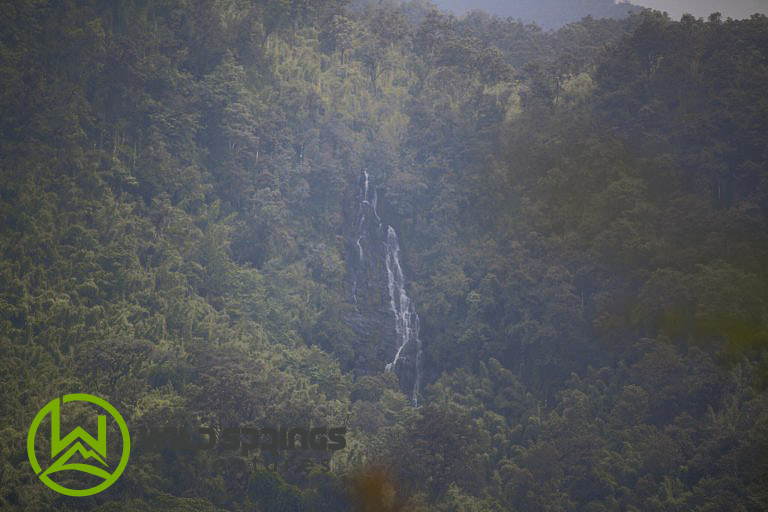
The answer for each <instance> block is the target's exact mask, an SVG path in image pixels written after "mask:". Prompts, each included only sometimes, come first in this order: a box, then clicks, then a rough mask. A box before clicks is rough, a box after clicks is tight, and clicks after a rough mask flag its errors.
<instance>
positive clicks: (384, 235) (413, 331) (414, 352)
mask: <svg viewBox="0 0 768 512" xmlns="http://www.w3.org/2000/svg"><path fill="white" fill-rule="evenodd" d="M369 178H370V177H369V175H368V172H367V171H366V170H363V171H362V173H361V177H360V193H359V214H358V222H357V233H356V235H355V236H356V240H355V245H356V246H357V255H358V265H359V266H362V265H363V264H364V263H365V262H366V258H373V257H374V256H375V255H373V254H370V255H368V254H366V251H365V250H364V249H363V247H364V244H365V245H366V247H368V248H369V250H370V248H373V247H376V245H374V244H370V243H368V244H366V239H367V238H368V237H369V236H370V233H371V228H372V230H373V232H374V233H375V234H376V235H377V237H378V238H379V239H380V240H379V242H380V244H381V245H379V247H381V246H382V245H383V247H382V249H383V260H384V268H385V269H386V275H385V276H384V277H385V278H386V284H387V288H386V292H387V295H388V297H389V309H390V311H391V313H392V315H393V316H394V325H395V332H394V335H395V344H394V345H395V353H394V355H393V356H392V360H391V361H390V362H389V363H386V365H385V367H384V369H385V371H387V372H390V371H396V370H397V367H398V364H399V363H403V362H405V361H406V358H407V357H408V356H406V355H405V353H404V351H406V352H408V353H410V354H411V355H410V357H411V358H412V359H413V361H410V364H411V366H412V368H413V374H414V375H413V387H412V389H411V392H410V395H411V397H410V398H411V401H412V402H413V404H414V405H416V406H418V401H419V395H420V392H421V355H422V351H421V339H420V338H419V315H418V314H417V313H416V307H415V305H414V303H413V300H411V298H410V297H409V296H408V292H407V290H406V280H405V275H404V273H403V265H402V256H401V252H400V242H399V239H398V236H397V231H395V228H393V227H392V226H390V225H388V224H384V223H382V221H381V218H380V217H379V213H378V211H377V202H378V192H377V191H376V187H371V186H370V181H369ZM368 222H371V223H372V227H369V226H368ZM357 284H358V283H357V278H355V279H354V280H353V283H352V288H353V289H352V296H353V300H354V302H355V304H357Z"/></svg>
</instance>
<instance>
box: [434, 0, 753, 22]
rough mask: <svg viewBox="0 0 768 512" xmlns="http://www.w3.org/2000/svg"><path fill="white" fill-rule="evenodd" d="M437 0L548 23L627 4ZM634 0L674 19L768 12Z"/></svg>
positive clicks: (711, 0) (688, 0)
mask: <svg viewBox="0 0 768 512" xmlns="http://www.w3.org/2000/svg"><path fill="white" fill-rule="evenodd" d="M435 3H436V4H437V5H438V6H440V7H442V8H444V9H448V10H450V11H452V12H454V13H456V14H463V13H466V12H468V11H470V10H475V9H479V10H484V11H486V12H489V13H493V14H498V15H500V16H512V17H515V18H522V19H524V20H525V21H536V22H538V23H540V24H543V25H545V26H547V27H551V26H555V25H560V24H562V23H563V22H565V21H571V20H573V21H575V20H576V19H579V18H580V17H581V16H586V15H587V14H592V15H593V16H597V17H604V16H614V15H623V14H626V10H627V8H628V6H624V5H622V4H621V3H615V2H614V1H613V0H582V1H579V2H574V1H571V0H535V1H534V0H477V1H466V0H436V1H435ZM631 3H633V4H635V5H639V6H643V7H651V8H653V9H658V10H660V11H666V12H668V13H669V15H670V16H671V17H673V18H675V19H679V18H680V16H681V15H682V14H683V13H686V12H687V13H691V14H693V15H694V16H697V17H707V16H709V15H710V14H712V13H713V12H720V13H721V14H722V15H723V17H724V18H725V17H729V16H730V17H732V18H747V17H749V16H750V15H752V14H755V13H763V14H765V13H766V12H768V0H636V1H633V2H631ZM617 13H618V14H617Z"/></svg>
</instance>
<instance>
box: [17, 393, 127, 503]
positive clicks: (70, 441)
mask: <svg viewBox="0 0 768 512" xmlns="http://www.w3.org/2000/svg"><path fill="white" fill-rule="evenodd" d="M62 402H63V403H65V404H66V403H70V402H88V403H91V404H94V405H98V406H99V407H101V408H102V409H104V410H105V411H107V413H109V415H110V416H112V418H113V419H114V420H115V422H116V423H117V425H118V427H120V434H121V435H122V438H123V453H122V454H121V456H120V462H119V463H118V464H117V467H116V468H115V469H114V470H113V471H112V472H111V473H110V472H109V471H108V469H109V464H107V462H106V458H107V418H106V416H105V415H103V414H99V415H98V417H97V424H98V432H97V434H96V438H94V437H93V436H91V435H90V434H89V433H88V432H86V431H85V430H84V429H83V428H81V427H77V428H75V429H74V430H73V431H72V432H70V433H69V434H67V435H66V436H65V437H64V438H63V439H62V437H61V404H62ZM49 414H50V415H51V460H52V461H53V462H52V463H51V465H50V466H48V469H46V470H45V471H43V470H42V468H41V467H40V463H39V462H38V461H37V455H36V454H35V437H36V436H37V434H38V432H37V430H38V427H39V426H40V422H42V421H43V419H45V417H46V416H48V415H49ZM41 435H42V434H41ZM130 451H131V437H130V435H129V434H128V427H127V426H126V424H125V420H124V419H123V417H122V416H121V415H120V413H119V412H117V409H115V408H114V407H112V405H111V404H110V403H109V402H107V401H106V400H104V399H102V398H99V397H97V396H93V395H88V394H86V393H75V394H71V395H64V397H63V399H62V398H55V399H53V400H51V401H50V402H48V404H47V405H46V406H45V407H43V408H42V409H40V412H38V413H37V416H35V419H34V421H32V425H31V426H30V427H29V434H28V435H27V455H28V456H29V462H30V463H31V464H32V469H34V470H35V474H36V475H38V476H39V477H40V480H42V481H43V483H44V484H45V485H47V486H48V487H50V488H51V489H53V490H54V491H56V492H58V493H61V494H64V495H66V496H91V495H92V494H96V493H99V492H101V491H103V490H104V489H106V488H107V487H109V486H110V485H112V484H113V483H115V481H116V480H117V479H118V478H119V477H120V475H121V474H122V472H123V470H124V469H125V466H126V465H127V464H128V455H129V454H130ZM75 455H80V457H81V458H82V459H83V460H90V459H95V460H96V461H97V463H100V465H101V467H100V466H98V465H91V464H84V463H83V462H68V461H69V459H70V458H71V457H72V456H75ZM104 468H106V469H104ZM63 470H72V471H81V472H83V473H88V474H90V475H94V476H96V477H99V478H102V479H103V480H104V481H103V482H101V483H100V484H98V485H96V486H94V487H91V488H89V489H69V488H67V487H64V486H62V485H60V484H57V483H56V482H54V481H53V480H51V478H50V476H49V475H50V474H52V473H55V472H57V471H63Z"/></svg>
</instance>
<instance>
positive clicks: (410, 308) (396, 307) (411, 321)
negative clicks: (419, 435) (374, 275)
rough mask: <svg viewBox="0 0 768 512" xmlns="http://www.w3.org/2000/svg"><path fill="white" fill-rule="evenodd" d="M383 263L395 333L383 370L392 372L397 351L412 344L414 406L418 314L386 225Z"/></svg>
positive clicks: (394, 236)
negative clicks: (391, 352) (392, 352)
mask: <svg viewBox="0 0 768 512" xmlns="http://www.w3.org/2000/svg"><path fill="white" fill-rule="evenodd" d="M384 247H385V258H386V259H385V260H384V261H385V266H386V269H387V288H388V290H389V308H390V309H391V310H392V314H393V315H394V316H395V334H396V336H397V352H395V357H394V359H393V360H392V362H391V363H387V365H386V366H385V369H386V371H388V372H389V371H392V370H393V369H394V368H395V367H396V366H397V362H398V361H399V360H400V354H401V353H402V351H403V349H404V348H405V347H407V346H408V344H409V343H411V342H413V343H416V361H415V367H416V376H415V380H414V384H413V392H412V394H411V400H413V403H414V404H415V405H418V400H419V391H420V390H419V387H420V385H421V340H420V339H419V315H418V314H417V313H416V308H415V307H414V304H413V301H412V300H411V298H410V297H408V292H407V291H406V290H405V276H404V275H403V267H402V265H401V263H400V242H399V241H398V238H397V232H396V231H395V228H393V227H392V226H387V241H386V242H385V245H384Z"/></svg>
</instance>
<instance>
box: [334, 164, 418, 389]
mask: <svg viewBox="0 0 768 512" xmlns="http://www.w3.org/2000/svg"><path fill="white" fill-rule="evenodd" d="M356 192H357V193H356V195H355V199H354V202H353V201H350V203H351V206H350V207H349V208H348V209H347V215H346V217H347V222H346V224H347V226H348V227H347V229H345V233H344V234H345V240H346V242H347V244H346V245H347V268H348V273H349V300H350V302H351V303H352V305H353V309H352V310H351V311H350V313H349V314H348V315H347V318H346V319H347V322H348V323H349V324H350V326H351V327H352V329H353V331H354V332H355V334H356V336H357V342H356V348H355V356H356V357H355V371H356V372H357V373H358V374H370V373H376V372H381V371H394V372H396V373H397V375H398V378H399V381H400V388H401V389H402V390H403V392H404V393H406V394H407V395H408V396H409V397H410V398H411V400H412V401H413V402H414V403H418V398H419V393H420V385H421V340H420V338H419V317H418V314H417V313H416V308H415V305H414V304H413V301H412V300H411V299H410V297H409V296H408V292H407V289H406V279H405V275H404V272H403V264H402V254H401V251H400V243H399V240H398V236H397V232H396V231H395V229H394V228H393V227H392V226H390V225H388V224H386V223H385V222H382V220H381V217H380V216H379V211H378V194H379V192H378V190H377V189H376V187H375V186H374V185H372V183H371V178H370V176H369V174H368V172H367V171H366V170H363V171H362V172H361V174H360V177H359V180H358V184H357V191H356Z"/></svg>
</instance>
